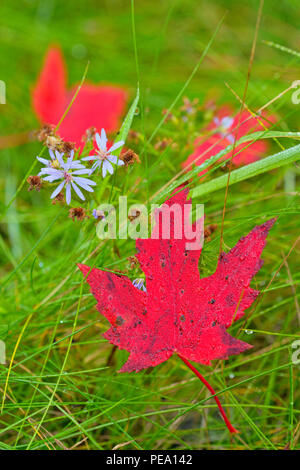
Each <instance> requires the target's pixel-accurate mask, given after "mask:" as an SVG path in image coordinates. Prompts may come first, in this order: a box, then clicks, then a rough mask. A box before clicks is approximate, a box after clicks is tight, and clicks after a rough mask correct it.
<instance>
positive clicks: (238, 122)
mask: <svg viewBox="0 0 300 470" xmlns="http://www.w3.org/2000/svg"><path fill="white" fill-rule="evenodd" d="M232 116H234V112H233V109H232V108H231V107H230V106H223V107H222V108H221V109H220V110H219V112H218V113H217V114H216V116H215V117H214V119H213V121H212V122H211V123H210V124H209V125H208V127H207V131H208V132H209V133H210V134H211V135H210V136H209V137H207V138H204V139H203V138H198V139H196V141H195V143H194V146H195V150H194V152H193V153H192V154H191V155H190V156H189V157H188V158H187V160H186V161H185V162H184V163H183V164H182V166H183V168H186V167H190V165H191V163H192V162H195V165H197V166H200V165H201V164H202V163H203V162H205V161H206V160H207V159H208V158H210V157H212V156H213V155H216V154H217V153H219V152H221V151H222V150H224V149H225V148H226V147H227V146H228V145H232V144H233V143H234V141H235V139H236V140H239V139H240V138H242V137H244V136H246V135H247V134H250V133H252V132H257V131H263V130H264V127H263V125H262V123H263V124H264V126H265V127H266V128H268V127H270V125H271V123H272V122H274V121H275V117H274V116H268V115H266V114H263V115H262V116H261V118H260V119H259V120H257V119H255V118H254V117H253V116H252V115H251V114H250V113H249V112H248V111H243V112H242V114H241V115H239V114H237V115H236V116H234V117H232ZM249 144H250V142H246V143H245V144H240V145H238V146H237V147H236V148H235V155H234V157H233V159H232V162H233V163H234V164H235V165H237V166H241V165H249V163H253V162H255V161H256V160H259V159H260V158H261V155H263V154H264V153H265V152H266V151H267V149H268V144H267V142H265V141H261V140H260V141H259V140H257V141H255V142H253V143H251V145H249ZM236 154H237V155H236ZM230 158H231V152H229V153H228V154H227V155H225V156H224V157H222V159H221V160H223V161H224V160H228V159H230ZM206 171H207V170H204V171H203V172H201V173H200V175H202V174H203V173H205V172H206Z"/></svg>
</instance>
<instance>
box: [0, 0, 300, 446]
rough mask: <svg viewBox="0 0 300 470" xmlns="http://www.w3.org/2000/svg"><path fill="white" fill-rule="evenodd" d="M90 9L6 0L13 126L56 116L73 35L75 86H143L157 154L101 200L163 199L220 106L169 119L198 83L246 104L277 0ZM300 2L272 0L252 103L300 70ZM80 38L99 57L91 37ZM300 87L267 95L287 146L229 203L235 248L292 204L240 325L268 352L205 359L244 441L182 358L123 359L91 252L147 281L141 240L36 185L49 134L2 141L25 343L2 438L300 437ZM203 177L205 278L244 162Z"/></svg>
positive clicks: (8, 319) (7, 293) (85, 442)
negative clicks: (96, 291) (53, 85)
mask: <svg viewBox="0 0 300 470" xmlns="http://www.w3.org/2000/svg"><path fill="white" fill-rule="evenodd" d="M75 4H76V6H74V2H70V1H66V2H58V1H56V0H48V1H45V2H40V1H34V0H22V1H16V0H11V1H10V2H5V4H4V5H1V9H0V12H1V15H0V32H1V40H0V70H1V76H0V79H1V80H4V81H5V82H6V86H7V104H6V105H0V106H1V108H0V109H1V123H2V125H1V136H5V135H11V134H19V133H21V132H24V131H27V130H32V129H37V128H38V126H39V124H38V122H37V120H36V118H35V116H34V113H33V111H32V110H31V107H30V93H29V90H30V87H31V86H32V85H33V83H34V82H35V80H36V76H37V74H38V71H39V68H40V66H41V61H42V57H43V55H44V53H45V50H46V49H47V47H48V45H49V43H51V42H59V43H60V44H61V45H62V48H63V51H64V54H65V57H66V60H67V63H68V70H69V83H70V84H73V83H79V82H80V80H81V78H82V76H83V74H84V71H85V68H86V65H87V61H88V60H89V61H90V66H89V70H88V76H87V78H88V80H91V81H93V82H100V81H104V82H112V83H117V84H118V83H120V84H122V85H125V86H126V87H127V88H128V90H129V92H130V102H132V101H133V100H134V97H135V96H136V90H137V84H138V82H139V87H140V102H139V103H140V104H139V114H138V115H135V117H134V120H133V124H132V128H133V129H134V130H136V131H138V132H139V133H140V140H139V142H138V143H135V142H132V141H129V142H128V145H130V146H131V147H132V148H133V149H134V150H135V151H136V152H137V153H138V154H139V155H140V158H141V164H140V165H138V164H136V165H134V166H133V167H132V168H130V169H128V170H124V169H119V171H118V172H117V175H116V176H115V177H112V178H111V179H109V178H107V179H105V180H104V182H103V184H102V185H101V186H100V185H99V186H98V189H97V191H98V192H97V193H96V199H97V202H107V201H108V200H111V202H115V201H116V200H117V198H118V196H119V195H122V194H123V195H127V196H128V200H129V203H134V202H141V203H143V202H146V201H147V202H149V201H150V200H151V202H153V201H158V202H161V201H162V200H163V199H164V197H165V195H166V194H167V193H168V192H169V191H170V190H171V189H172V186H171V183H170V182H171V180H172V179H173V178H174V177H175V176H176V175H177V174H178V173H179V171H180V170H181V162H182V161H183V160H184V159H186V158H187V156H188V155H189V154H190V153H191V150H192V142H193V140H194V138H195V136H196V135H197V133H199V132H200V131H201V126H202V125H203V122H206V120H208V119H209V116H208V113H205V112H203V111H201V112H200V113H199V115H198V116H197V118H196V119H195V120H189V121H188V122H187V123H184V122H182V121H181V120H180V119H179V120H178V121H177V122H176V123H175V124H174V123H170V122H168V123H163V122H162V114H161V112H162V110H163V109H165V108H169V107H170V106H172V103H173V104H174V103H175V104H174V109H173V110H174V113H175V114H176V116H180V112H179V108H180V106H181V94H182V91H184V95H187V96H189V98H191V99H193V98H199V102H200V104H203V103H204V102H205V101H207V100H210V99H214V100H216V101H217V103H218V104H222V103H228V102H230V103H232V105H233V106H235V107H236V109H237V110H238V109H239V106H240V103H239V102H238V101H237V99H236V98H235V96H234V95H233V94H232V92H231V91H230V90H229V88H228V87H226V85H225V83H228V84H229V85H230V87H231V88H232V89H233V90H234V92H235V93H237V95H238V96H240V97H242V95H243V91H244V88H245V84H246V76H247V70H248V61H249V56H250V51H251V46H252V41H253V37H254V29H255V22H256V16H257V11H258V5H259V2H258V1H256V0H252V1H249V2H239V1H237V0H230V1H225V0H213V1H206V0H203V1H201V2H199V1H196V0H185V1H184V2H183V1H180V0H177V1H171V0H170V1H166V2H160V3H159V5H158V4H155V2H153V1H149V0H142V1H139V2H136V3H135V5H134V7H135V8H134V15H132V9H131V5H130V2H124V1H121V0H115V1H102V2H99V1H96V0H94V1H93V0H87V1H85V2H75ZM298 10H299V8H298V2H296V1H291V0H290V1H287V0H281V1H280V2H279V1H278V2H265V6H264V9H263V16H262V23H261V26H260V29H259V32H258V42H257V48H256V54H255V59H254V64H253V69H252V73H251V77H250V82H249V87H248V93H247V97H246V103H247V105H248V106H249V108H250V109H254V110H256V109H259V108H260V107H262V106H264V105H265V104H266V103H268V102H269V101H271V100H273V99H274V98H275V97H276V96H277V95H278V94H279V93H281V92H283V91H284V90H286V89H287V88H288V87H289V86H290V85H291V83H292V82H293V81H294V80H297V79H298V78H299V60H300V59H299V51H296V45H297V44H298V43H299V31H298V24H299V11H298ZM224 15H225V18H224V20H223V23H222V25H221V27H220V30H219V31H217V34H216V36H215V37H214V40H213V42H212V43H211V44H210V41H211V39H212V38H213V36H214V34H215V32H216V30H217V26H218V24H219V23H220V20H221V19H222V18H223V17H224ZM133 24H134V25H135V36H134V35H133V28H132V26H133ZM134 37H135V40H134ZM264 41H269V42H270V41H271V42H272V43H274V44H277V45H280V46H281V47H274V45H269V44H268V43H266V42H264ZM78 44H80V45H82V46H84V48H81V51H83V56H82V54H81V55H80V54H79V55H78V47H77V48H76V47H75V48H74V46H76V45H78ZM208 45H209V46H210V47H209V49H208ZM76 51H77V52H76ZM291 51H292V52H291ZM204 52H205V57H203V60H202V54H203V53H204ZM297 52H298V53H297ZM199 61H201V63H199ZM197 64H199V68H197V67H198V65H197ZM195 67H196V69H195ZM193 71H195V73H194V72H193ZM190 78H191V80H190ZM291 93H292V92H291V91H289V92H287V93H285V94H283V95H282V96H281V97H279V98H278V99H276V100H274V101H273V102H272V104H271V105H270V106H268V108H267V110H268V111H269V112H271V113H276V114H277V117H278V123H277V124H276V126H275V127H274V128H273V129H272V132H273V133H270V134H269V135H268V134H266V135H259V136H256V138H258V137H259V138H268V141H269V142H270V148H269V151H268V155H265V156H264V157H267V156H269V157H270V158H272V163H271V166H269V163H268V161H267V162H266V161H264V160H261V161H260V162H258V163H256V164H254V165H256V167H251V171H249V172H248V170H247V169H245V168H242V169H239V170H235V171H236V172H239V173H238V174H237V173H235V175H236V174H237V176H234V175H233V173H232V175H233V178H234V179H233V181H234V184H232V185H230V187H229V195H228V200H227V206H226V215H225V222H224V243H225V247H226V249H228V248H230V247H232V246H233V245H234V244H235V243H236V242H237V240H238V239H239V238H240V237H241V236H243V235H245V234H246V233H247V232H248V231H249V230H250V229H251V228H252V227H253V226H254V225H256V224H258V223H261V222H263V221H265V220H266V219H267V218H270V217H273V216H278V221H277V223H276V225H275V226H274V228H273V229H272V231H271V232H270V234H269V237H268V243H267V246H266V248H265V250H264V253H263V259H264V261H265V262H264V265H263V267H262V269H261V270H260V271H259V273H258V274H257V275H256V277H255V280H254V281H253V284H252V285H253V287H256V288H258V289H259V290H261V291H262V293H261V295H260V296H259V299H258V302H256V303H255V304H254V306H253V307H251V308H250V309H249V310H248V311H247V313H246V315H245V317H244V318H243V319H241V320H240V321H239V322H237V323H236V324H235V325H234V326H233V327H232V328H231V330H230V331H231V333H232V334H233V336H236V337H239V338H240V339H243V340H245V341H246V342H249V343H251V344H252V345H253V346H254V348H253V349H252V350H251V351H249V352H248V353H245V354H242V355H240V356H236V357H234V356H232V357H231V358H230V359H229V360H228V361H225V362H224V361H223V362H216V363H214V365H213V367H211V368H210V367H204V366H200V365H199V366H198V365H197V367H198V368H199V370H200V371H201V373H202V374H203V375H204V376H205V377H206V379H207V380H209V382H210V383H211V385H212V386H213V387H214V388H215V390H216V391H217V392H218V396H219V397H220V400H221V402H222V404H223V406H224V408H225V409H226V410H227V412H228V414H229V415H230V418H231V421H232V423H233V424H234V426H235V427H237V428H238V429H239V431H240V434H239V435H238V436H236V437H234V438H232V437H231V436H230V435H229V433H228V431H227V430H226V428H225V426H224V423H223V421H222V420H221V419H220V416H219V414H218V411H217V407H216V404H215V402H214V401H213V400H212V399H211V398H210V396H209V394H208V393H207V391H206V389H204V388H203V387H202V386H201V384H200V383H199V381H198V380H197V379H196V378H195V377H193V376H192V374H191V372H190V370H188V369H187V368H186V367H185V366H184V365H183V364H182V363H181V361H180V360H179V359H178V358H177V357H176V356H173V357H172V358H171V359H169V360H168V361H167V362H166V363H164V364H161V365H160V366H157V367H155V368H153V369H151V370H146V371H142V372H140V373H138V374H135V373H132V374H118V373H117V370H118V369H120V367H121V365H122V364H123V363H124V361H125V360H126V357H127V353H126V352H125V351H116V352H114V353H113V354H112V346H111V345H110V344H109V343H107V341H105V340H104V339H103V337H102V333H103V332H104V331H106V329H107V322H106V320H105V319H104V317H101V316H100V315H99V313H98V312H97V311H96V309H95V300H94V298H93V297H92V295H91V294H90V293H89V290H88V288H87V286H86V284H83V282H82V276H81V275H80V273H79V272H78V271H77V270H76V262H82V261H84V260H89V263H90V264H92V265H94V266H97V267H99V268H104V269H108V270H112V271H114V270H122V271H126V274H127V275H128V276H129V277H130V279H134V278H136V277H139V275H140V274H141V272H140V270H139V268H137V267H136V268H134V269H131V267H130V264H129V262H128V257H129V256H131V255H133V254H134V253H135V246H134V241H132V240H116V241H113V240H110V241H105V242H99V239H98V238H97V237H96V227H95V222H94V220H93V219H92V218H90V219H86V220H85V221H84V222H73V221H72V220H71V219H70V218H69V217H68V210H67V209H66V208H65V207H61V206H59V205H52V204H51V202H50V200H49V194H50V193H49V190H46V189H45V190H42V191H41V192H40V193H37V192H34V191H32V192H28V191H27V184H24V186H21V185H22V184H23V183H25V180H26V174H27V173H28V171H29V169H30V167H31V166H32V165H33V163H34V162H35V156H36V155H37V154H38V153H39V152H40V151H41V145H40V144H39V143H37V142H31V143H27V144H26V145H22V146H15V147H7V148H2V149H1V150H0V165H1V177H0V185H1V195H2V197H1V206H0V212H1V214H2V218H1V225H0V250H1V268H0V269H1V278H2V285H1V286H2V287H1V302H0V339H1V340H3V341H5V343H6V348H7V363H6V365H0V390H1V393H2V394H3V392H4V390H5V389H6V396H5V400H4V403H3V404H4V406H3V412H2V413H1V414H0V423H1V429H0V448H1V449H48V448H50V449H65V448H67V449H71V448H75V449H113V448H115V447H116V446H120V448H123V449H178V448H180V449H274V448H275V449H282V448H285V447H287V446H289V447H290V448H295V449H300V424H299V423H300V391H299V385H300V382H299V376H300V374H299V367H300V365H293V364H292V362H291V354H292V349H291V343H292V342H293V340H296V339H299V336H300V326H299V321H300V318H299V316H300V313H299V302H300V299H299V297H300V294H299V283H300V275H299V254H300V253H299V250H300V248H299V244H298V245H297V244H295V241H296V240H297V237H298V236H299V226H300V224H299V212H300V204H299V163H297V162H296V160H297V158H298V159H299V154H298V150H297V149H296V145H297V144H298V142H299V135H297V134H296V132H299V130H300V129H299V120H298V115H299V105H298V106H296V105H294V104H292V102H291ZM123 130H124V128H123ZM289 132H292V133H293V134H288V133H289ZM112 137H115V136H112ZM165 137H166V138H171V139H172V140H173V143H175V144H176V146H174V147H172V146H169V147H167V148H166V149H165V150H163V151H162V150H158V149H157V147H156V146H155V144H156V143H157V142H158V141H159V140H161V139H163V138H165ZM0 142H1V138H0ZM294 147H295V148H294ZM292 148H293V149H292ZM280 152H281V153H280ZM278 155H279V157H278ZM291 155H292V157H291V158H290V156H291ZM271 156H273V157H271ZM283 160H285V164H284V165H283V164H282V163H283ZM294 162H295V163H294ZM262 169H263V170H262ZM197 174H198V172H197V171H193V170H191V173H190V174H189V185H190V187H191V189H192V195H193V202H198V203H204V204H205V214H206V220H205V223H206V224H210V223H215V224H217V225H218V229H217V231H216V232H215V233H214V234H213V236H212V237H211V240H210V241H207V242H206V243H205V247H204V250H203V253H202V256H201V261H200V266H199V268H200V274H201V276H206V275H209V274H211V273H212V272H213V271H214V269H215V266H216V262H217V258H218V253H219V246H220V234H221V225H222V211H223V205H224V195H225V187H226V179H227V174H225V175H224V173H223V172H222V171H221V170H220V169H219V168H216V167H215V169H214V171H212V170H211V171H210V172H209V175H208V179H207V180H206V181H205V183H203V184H202V182H201V181H200V180H199V177H198V176H197ZM250 176H251V178H250ZM179 178H183V179H185V180H186V179H187V177H186V176H180V177H179V176H178V178H176V181H175V183H174V187H176V185H178V181H180V180H179ZM220 179H221V182H220ZM224 181H225V183H224ZM18 188H19V191H18ZM162 188H164V189H163V190H162ZM287 255H288V257H287ZM16 346H17V347H16ZM12 358H13V362H12V363H11V369H10V370H9V364H10V362H11V360H12ZM109 358H110V359H109ZM8 371H9V373H8Z"/></svg>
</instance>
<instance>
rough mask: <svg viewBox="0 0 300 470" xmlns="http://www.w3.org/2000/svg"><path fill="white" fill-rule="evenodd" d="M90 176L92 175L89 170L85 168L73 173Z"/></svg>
mask: <svg viewBox="0 0 300 470" xmlns="http://www.w3.org/2000/svg"><path fill="white" fill-rule="evenodd" d="M89 174H90V169H89V168H83V169H79V170H75V171H73V172H72V175H89Z"/></svg>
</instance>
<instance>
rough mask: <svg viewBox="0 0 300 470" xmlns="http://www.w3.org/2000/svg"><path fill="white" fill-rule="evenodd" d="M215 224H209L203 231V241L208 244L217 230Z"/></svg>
mask: <svg viewBox="0 0 300 470" xmlns="http://www.w3.org/2000/svg"><path fill="white" fill-rule="evenodd" d="M217 228H218V226H217V224H210V225H208V226H207V227H206V228H205V229H204V239H205V240H207V241H208V242H209V241H210V240H211V235H212V234H213V233H214V232H215V231H216V230H217Z"/></svg>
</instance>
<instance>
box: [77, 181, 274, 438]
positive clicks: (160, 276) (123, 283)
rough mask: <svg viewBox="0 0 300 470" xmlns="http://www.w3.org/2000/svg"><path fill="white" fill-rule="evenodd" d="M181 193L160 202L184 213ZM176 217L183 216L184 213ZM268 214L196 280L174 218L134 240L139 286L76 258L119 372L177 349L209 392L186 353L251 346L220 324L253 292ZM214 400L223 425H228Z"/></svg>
mask: <svg viewBox="0 0 300 470" xmlns="http://www.w3.org/2000/svg"><path fill="white" fill-rule="evenodd" d="M186 197H187V190H186V189H184V190H181V191H180V192H179V193H177V194H176V195H174V196H173V197H172V198H171V199H170V200H168V201H167V202H166V203H165V204H167V205H168V206H169V207H171V206H172V205H173V204H177V205H179V207H181V208H182V209H183V207H184V205H185V207H187V208H188V212H189V210H190V208H191V203H190V201H189V202H187V201H186ZM173 207H174V206H173ZM177 207H178V206H177ZM184 221H185V223H189V222H188V213H187V212H186V216H185V218H184ZM274 221H275V219H272V220H269V221H267V222H265V223H264V224H262V225H259V226H256V227H255V228H254V229H253V230H252V231H251V232H250V233H249V234H248V235H247V236H246V237H244V238H242V239H241V240H240V241H239V242H238V243H237V244H236V245H235V247H234V248H232V249H231V250H230V251H229V253H222V254H221V256H220V258H219V262H218V266H217V269H216V271H215V273H214V274H213V275H211V276H209V277H206V278H202V279H201V278H200V275H199V269H198V261H199V257H200V253H201V250H200V249H197V250H187V249H186V243H190V242H191V240H188V239H187V238H186V237H185V233H186V232H184V230H182V239H175V238H174V218H171V231H170V232H171V233H170V238H169V239H162V237H161V228H160V226H161V224H159V225H157V226H156V227H155V228H154V230H153V232H152V237H151V238H149V239H138V240H137V241H136V247H137V250H138V254H137V258H138V260H139V262H140V265H141V268H142V270H143V271H144V273H145V276H146V288H147V291H146V292H143V291H141V290H139V289H137V288H136V287H134V286H133V284H132V282H131V281H130V280H129V279H128V278H127V277H125V276H119V275H116V274H113V273H110V272H107V271H101V270H99V269H95V268H93V269H92V268H90V267H88V266H86V265H82V264H79V265H78V266H79V268H80V269H81V271H82V272H83V274H84V276H87V282H88V283H89V285H90V287H91V291H92V293H93V295H94V296H95V298H96V300H97V302H98V304H97V309H98V310H99V311H100V313H101V314H102V315H104V316H105V317H106V318H107V320H108V321H109V322H110V324H111V328H110V329H109V330H108V331H107V332H106V333H105V334H104V337H105V338H106V339H108V340H109V342H110V343H112V344H114V345H116V346H118V347H119V348H120V349H126V350H127V351H129V352H130V356H129V359H128V360H127V362H126V363H125V364H124V365H123V367H122V368H121V370H120V372H131V371H134V370H135V371H140V370H141V369H144V368H147V367H150V366H156V365H158V364H160V363H162V362H164V361H166V360H167V359H169V358H170V357H171V356H172V355H173V354H177V355H178V356H179V357H180V358H181V359H182V360H183V361H184V362H185V363H186V364H187V365H188V366H189V367H190V369H191V370H193V372H194V373H195V374H196V375H197V376H198V377H199V378H200V379H201V380H202V381H203V382H204V383H205V385H206V386H207V387H208V388H209V390H210V391H211V392H212V393H213V394H215V392H214V390H213V389H212V387H211V386H210V385H209V384H208V383H207V382H206V381H205V379H204V378H203V377H202V376H201V374H200V373H199V372H198V371H197V370H196V369H195V368H194V367H193V366H192V365H191V364H190V363H189V360H192V361H195V362H199V363H200V364H206V365H209V364H211V361H212V360H214V359H227V358H228V356H230V355H232V354H239V353H241V352H242V351H245V350H246V349H248V348H250V347H251V346H250V345H249V344H247V343H244V342H243V341H240V340H238V339H235V338H233V337H232V336H231V335H230V334H229V333H228V332H227V331H226V329H227V328H228V327H230V326H231V324H232V323H233V322H234V321H236V320H238V319H239V318H241V317H242V315H243V314H244V310H245V309H247V308H248V307H249V306H250V305H251V304H252V302H253V301H254V300H255V298H256V297H257V295H258V294H259V291H256V290H254V289H252V288H251V287H249V284H250V281H251V279H252V277H253V276H254V275H255V274H256V273H257V271H258V270H259V269H260V267H261V265H262V261H261V259H260V255H261V253H262V250H263V248H264V246H265V240H266V236H267V234H268V231H269V229H270V228H271V227H272V225H273V223H274ZM193 228H195V224H194V227H193ZM215 399H216V401H217V403H218V406H219V409H220V411H221V413H222V415H223V417H224V419H225V422H226V424H227V426H228V428H229V430H230V431H231V432H236V430H235V429H234V428H233V427H232V426H231V424H230V422H229V421H228V419H227V417H226V415H225V413H224V411H223V409H222V407H221V404H220V402H219V400H218V398H217V397H215Z"/></svg>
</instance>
